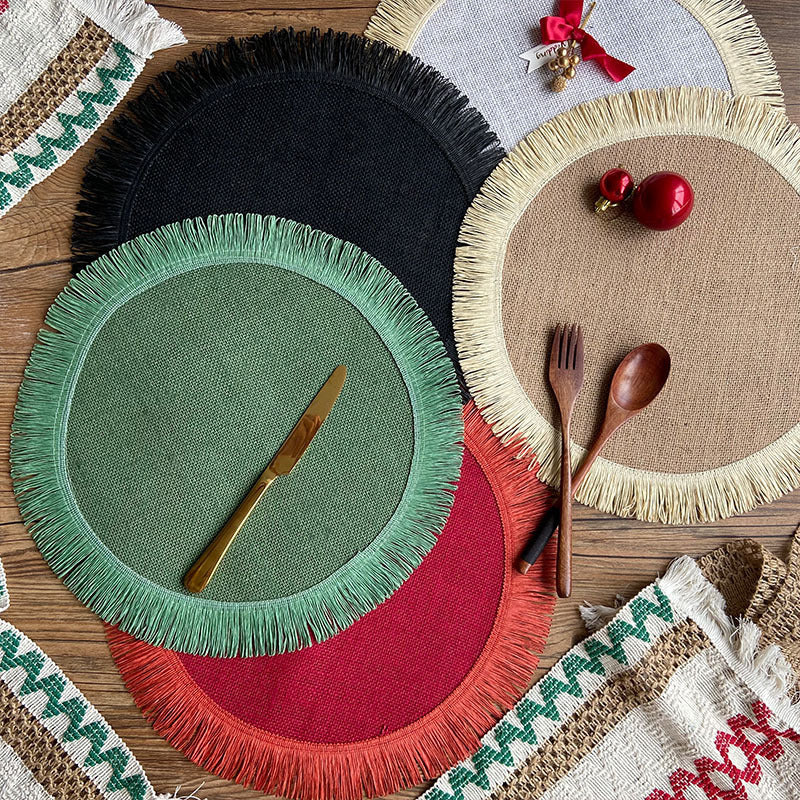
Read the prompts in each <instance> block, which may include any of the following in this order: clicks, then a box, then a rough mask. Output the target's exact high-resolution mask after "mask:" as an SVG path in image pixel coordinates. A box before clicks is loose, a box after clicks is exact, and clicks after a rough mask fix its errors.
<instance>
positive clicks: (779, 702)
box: [658, 556, 800, 729]
mask: <svg viewBox="0 0 800 800" xmlns="http://www.w3.org/2000/svg"><path fill="white" fill-rule="evenodd" d="M658 585H659V587H660V588H661V589H662V591H663V592H664V594H666V595H667V597H668V598H669V601H670V603H672V605H673V606H674V607H675V609H676V611H678V613H680V614H683V615H685V616H686V617H688V618H689V619H692V620H694V622H696V623H697V625H698V626H699V627H700V628H701V629H702V631H703V633H705V634H706V636H708V638H709V639H710V640H711V643H712V644H713V645H714V647H715V648H716V650H717V651H718V652H719V653H720V655H721V656H722V657H723V658H724V659H725V661H726V662H727V664H728V666H729V667H730V668H731V669H732V670H733V672H734V673H735V674H736V676H737V677H738V678H739V680H741V681H742V682H743V683H744V684H745V685H746V686H747V687H748V688H749V689H750V691H751V692H753V694H755V695H756V697H758V698H759V699H760V700H762V701H763V702H764V703H765V704H766V705H767V706H768V707H769V709H770V710H771V711H773V712H775V713H776V714H778V715H779V716H780V717H781V720H782V721H783V722H785V723H788V724H789V725H790V726H791V727H793V728H795V729H797V728H798V726H800V703H798V702H793V697H792V694H793V692H794V685H795V675H794V670H793V669H792V667H791V665H790V664H789V662H788V661H787V660H786V657H785V656H784V655H783V652H782V651H781V648H780V647H779V646H778V645H777V644H770V645H767V646H766V647H762V646H761V629H760V628H759V627H758V626H757V625H756V624H755V623H753V622H751V621H750V620H747V619H743V620H738V621H737V620H734V619H732V618H731V617H729V616H728V615H727V614H726V613H725V599H724V598H723V596H722V595H721V594H720V592H719V591H718V590H717V589H716V588H715V587H714V585H713V584H712V583H710V581H708V580H707V579H706V577H705V576H704V575H703V573H702V572H701V571H700V567H698V566H697V564H696V562H695V561H694V559H692V558H690V557H689V556H681V558H679V559H677V560H676V561H673V562H672V564H671V565H670V567H669V569H668V570H667V572H666V574H665V575H664V577H663V578H661V579H660V580H659V581H658Z"/></svg>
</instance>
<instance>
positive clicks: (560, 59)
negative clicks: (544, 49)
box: [547, 40, 581, 92]
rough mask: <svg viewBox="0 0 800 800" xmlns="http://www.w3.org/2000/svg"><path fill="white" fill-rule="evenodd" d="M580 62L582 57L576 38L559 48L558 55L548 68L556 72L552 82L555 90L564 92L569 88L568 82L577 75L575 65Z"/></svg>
mask: <svg viewBox="0 0 800 800" xmlns="http://www.w3.org/2000/svg"><path fill="white" fill-rule="evenodd" d="M580 63H581V57H580V56H579V55H578V46H577V43H576V42H575V41H574V40H573V41H571V42H570V43H569V45H568V46H565V47H559V48H558V50H557V51H556V57H555V58H554V59H553V60H552V61H549V62H548V64H547V68H548V69H549V70H550V71H551V72H553V73H555V74H554V76H553V81H552V83H551V84H550V87H551V88H552V90H553V91H554V92H563V91H564V89H566V88H567V82H568V81H571V80H572V79H573V78H574V77H575V74H576V70H575V67H577V66H578V64H580Z"/></svg>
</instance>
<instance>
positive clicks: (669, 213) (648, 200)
mask: <svg viewBox="0 0 800 800" xmlns="http://www.w3.org/2000/svg"><path fill="white" fill-rule="evenodd" d="M693 205H694V191H693V190H692V185H691V184H690V183H689V181H687V180H686V178H684V177H683V175H678V173H677V172H656V173H654V174H653V175H650V176H648V177H647V178H645V179H644V180H643V181H642V182H641V183H640V184H639V185H638V186H637V187H636V191H635V192H634V194H633V213H634V215H635V217H636V219H638V220H639V222H641V223H642V225H644V226H645V227H647V228H652V229H653V230H655V231H668V230H670V229H671V228H677V227H678V225H680V224H681V223H682V222H685V221H686V220H687V219H688V217H689V214H691V213H692V206H693Z"/></svg>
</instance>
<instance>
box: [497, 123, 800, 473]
mask: <svg viewBox="0 0 800 800" xmlns="http://www.w3.org/2000/svg"><path fill="white" fill-rule="evenodd" d="M618 164H623V165H624V166H625V168H626V169H628V170H629V171H630V172H631V173H632V174H633V175H634V177H635V179H636V180H637V181H640V180H642V179H643V178H644V177H646V176H647V175H649V174H651V173H653V172H656V171H658V170H665V169H668V170H672V171H675V172H679V173H681V174H683V175H685V176H686V177H687V178H688V179H689V180H690V182H691V183H692V186H693V187H694V190H695V208H694V211H693V213H692V215H691V216H690V218H689V220H688V221H687V222H686V223H684V224H683V225H682V226H680V227H679V228H677V229H674V230H672V231H665V232H656V231H650V230H648V229H646V228H644V227H643V226H641V225H640V224H639V223H638V222H637V221H636V219H635V218H634V217H633V215H632V214H631V213H629V212H626V213H625V214H623V215H622V216H621V217H620V218H618V219H616V220H607V219H602V218H599V217H597V216H596V215H595V214H594V212H593V207H592V206H593V201H594V199H595V196H596V186H597V181H598V179H599V178H600V176H601V175H602V174H603V172H605V170H607V169H609V168H610V167H614V166H617V165H618ZM798 218H800V197H798V195H797V193H796V192H795V191H794V190H793V189H792V188H791V187H790V185H789V184H788V183H787V182H786V180H785V179H784V178H783V177H781V176H780V175H779V174H778V173H777V172H776V171H775V170H774V169H772V168H771V167H770V166H769V165H768V164H767V163H766V162H765V161H763V160H762V159H761V158H759V157H757V156H755V155H754V154H752V153H750V152H749V151H747V150H745V149H743V148H741V147H739V146H736V145H733V144H730V143H727V142H724V141H722V140H719V139H712V138H706V137H665V136H656V137H648V138H644V139H640V140H636V141H629V142H624V143H622V144H617V145H614V146H612V147H607V148H604V149H600V150H597V151H595V152H593V153H591V154H589V155H587V156H585V157H583V158H581V159H579V160H577V161H576V162H575V163H573V164H572V165H571V166H570V167H568V168H567V169H565V170H564V171H563V172H562V173H560V174H559V175H558V176H557V178H556V179H554V180H552V181H551V182H550V183H549V184H547V186H546V187H545V188H544V189H543V190H542V191H541V192H540V193H539V195H538V196H537V197H536V198H534V200H533V201H532V202H531V204H530V205H529V207H528V208H527V210H526V211H525V213H524V214H523V215H522V217H521V219H520V220H519V222H518V224H517V225H516V227H515V228H514V230H513V232H512V234H511V237H510V240H509V243H508V248H507V252H506V257H505V263H504V267H503V278H502V281H503V283H502V302H503V308H502V320H503V327H504V331H505V340H506V346H507V349H508V353H509V357H510V359H511V362H512V365H513V367H514V370H515V372H516V374H517V377H518V378H519V381H520V383H521V384H522V386H523V387H524V389H525V391H526V393H527V394H528V396H529V397H530V398H531V399H532V401H533V403H534V404H535V406H536V407H537V408H538V409H539V410H540V411H541V412H542V414H543V415H544V416H545V417H546V418H547V419H549V420H550V421H551V422H552V423H553V424H556V422H557V412H556V409H555V406H554V402H553V398H552V393H551V391H550V388H549V385H548V383H547V375H546V365H547V354H548V352H549V344H550V337H551V335H552V331H553V329H554V327H555V325H556V324H558V323H560V322H577V323H580V324H581V325H583V327H584V331H585V338H586V376H585V383H584V387H583V390H582V392H581V396H580V398H579V400H578V403H577V406H576V410H575V415H574V418H573V438H574V440H575V441H576V442H577V443H579V444H581V445H583V446H586V445H588V444H589V443H590V442H591V440H592V439H593V437H594V433H595V431H596V430H597V427H598V426H599V424H600V421H601V419H602V414H603V410H604V408H605V402H606V396H607V391H608V386H609V383H610V379H611V375H612V373H613V370H614V368H615V366H616V364H617V363H618V362H619V360H620V359H621V358H622V357H623V356H624V354H625V353H626V352H627V351H628V350H630V349H631V348H633V347H635V346H636V345H638V344H641V343H643V342H647V341H656V342H660V343H661V344H663V345H664V346H665V347H666V348H667V349H668V350H669V352H670V354H671V356H672V374H671V376H670V380H669V382H668V384H667V386H666V388H665V390H664V392H663V393H662V395H661V396H660V397H659V398H658V400H657V402H656V403H655V404H654V405H653V406H652V407H651V408H650V409H647V410H646V411H645V412H643V413H642V414H641V416H640V417H639V418H637V419H636V421H635V422H632V423H630V424H629V425H628V426H626V427H624V428H622V429H621V430H620V431H619V432H618V433H617V434H616V436H615V438H614V439H613V440H612V441H611V442H610V443H609V445H608V446H607V449H606V450H605V452H604V456H605V457H607V458H608V459H610V460H612V461H615V462H618V463H621V464H624V465H626V466H629V467H634V468H639V469H647V470H656V471H663V472H668V473H686V472H696V471H701V470H705V469H711V468H714V467H718V466H721V465H724V464H728V463H730V462H733V461H736V460H739V459H741V458H744V457H746V456H748V455H750V454H752V453H755V452H757V451H758V450H760V449H762V448H764V447H765V446H767V445H769V444H770V443H772V442H774V441H775V440H776V439H777V438H778V437H780V436H781V435H782V434H784V433H786V432H787V431H788V430H789V429H790V428H791V427H792V426H793V425H795V424H796V423H797V421H798V419H800V392H798V388H800V387H798V381H799V380H800V371H798V370H797V368H796V365H797V363H798V357H800V334H798V330H800V325H798V323H800V283H799V282H798V269H799V268H800V267H798V263H797V262H798V255H800V237H798V234H797V220H798Z"/></svg>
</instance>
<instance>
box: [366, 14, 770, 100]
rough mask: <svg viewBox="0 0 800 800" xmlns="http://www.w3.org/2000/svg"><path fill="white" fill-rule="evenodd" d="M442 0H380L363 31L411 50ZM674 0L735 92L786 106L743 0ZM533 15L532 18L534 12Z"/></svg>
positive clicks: (374, 37) (766, 46)
mask: <svg viewBox="0 0 800 800" xmlns="http://www.w3.org/2000/svg"><path fill="white" fill-rule="evenodd" d="M444 2H445V0H382V2H381V3H380V4H379V5H378V8H377V9H376V10H375V13H374V14H373V16H372V19H370V21H369V24H368V25H367V29H366V30H365V31H364V35H365V36H366V37H367V38H368V39H378V40H380V41H383V42H386V43H387V44H390V45H392V46H393V47H397V48H399V49H400V50H411V48H412V47H413V46H414V42H415V41H416V40H417V37H418V36H419V34H420V33H421V31H422V29H423V28H424V27H425V25H426V24H427V23H428V20H429V19H430V18H431V16H432V14H433V12H434V11H436V10H437V9H438V8H439V7H440V6H441V5H443V4H444ZM676 2H678V3H680V5H682V6H683V7H684V8H685V9H686V10H687V11H688V12H689V13H690V14H691V15H692V16H693V17H694V18H695V19H696V20H697V21H698V22H699V23H700V24H701V25H702V26H703V28H705V30H706V32H707V33H708V35H709V37H710V38H711V41H712V42H713V43H714V46H715V47H716V48H717V52H718V53H719V57H720V58H721V59H722V63H723V64H724V65H725V70H726V72H727V73H728V81H729V82H730V85H731V90H732V91H733V93H734V94H745V95H750V96H752V97H758V98H759V99H760V100H763V101H764V102H767V103H769V104H770V105H773V106H775V107H776V108H778V109H780V110H781V111H783V110H784V105H783V91H782V90H781V81H780V76H779V75H778V71H777V69H776V67H775V60H774V59H773V57H772V53H771V52H770V49H769V46H768V45H767V42H766V41H765V39H764V37H763V36H762V35H761V31H760V30H759V29H758V25H757V24H756V21H755V20H754V19H753V17H752V16H751V14H750V12H749V11H748V10H747V9H746V8H745V6H744V4H743V3H742V2H741V0H676ZM531 15H532V19H533V16H534V13H533V12H531ZM540 16H541V15H540ZM537 19H538V18H537Z"/></svg>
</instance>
